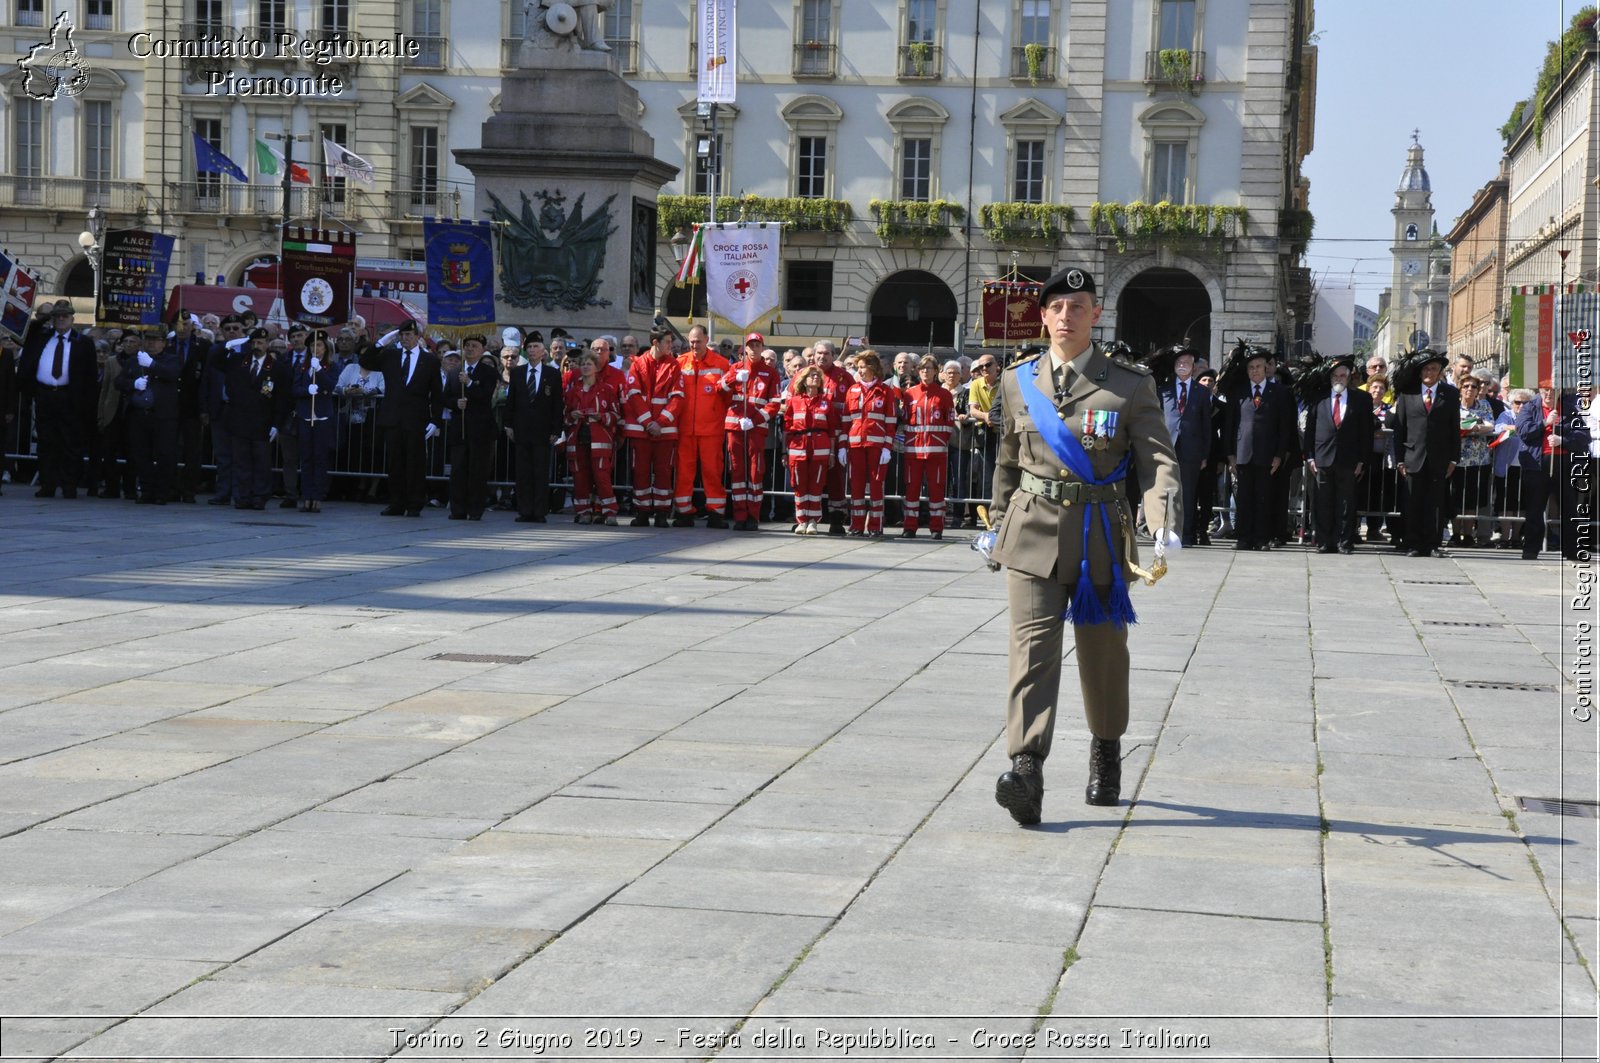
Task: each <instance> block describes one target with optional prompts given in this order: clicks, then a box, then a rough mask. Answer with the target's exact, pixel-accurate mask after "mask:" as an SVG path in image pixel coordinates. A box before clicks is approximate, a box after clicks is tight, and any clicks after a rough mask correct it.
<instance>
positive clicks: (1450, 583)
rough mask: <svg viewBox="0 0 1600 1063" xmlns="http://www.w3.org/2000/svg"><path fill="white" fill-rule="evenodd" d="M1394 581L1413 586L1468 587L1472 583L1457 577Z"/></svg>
mask: <svg viewBox="0 0 1600 1063" xmlns="http://www.w3.org/2000/svg"><path fill="white" fill-rule="evenodd" d="M1395 582H1396V583H1409V584H1411V585H1412V586H1413V587H1470V586H1472V584H1470V583H1468V582H1467V581H1466V580H1459V579H1397V580H1395Z"/></svg>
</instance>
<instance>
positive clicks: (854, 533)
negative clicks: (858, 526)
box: [828, 528, 867, 539]
mask: <svg viewBox="0 0 1600 1063" xmlns="http://www.w3.org/2000/svg"><path fill="white" fill-rule="evenodd" d="M828 534H829V535H832V534H833V529H832V528H829V529H828ZM845 534H846V535H848V536H850V538H852V539H860V538H861V537H863V536H864V535H866V534H867V533H866V532H864V531H856V530H855V529H854V528H851V529H850V530H849V531H848V532H846V533H845Z"/></svg>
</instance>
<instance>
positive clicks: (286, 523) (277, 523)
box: [234, 520, 310, 528]
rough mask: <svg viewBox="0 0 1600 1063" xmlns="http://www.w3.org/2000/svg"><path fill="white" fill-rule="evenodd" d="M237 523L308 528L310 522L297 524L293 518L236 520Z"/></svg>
mask: <svg viewBox="0 0 1600 1063" xmlns="http://www.w3.org/2000/svg"><path fill="white" fill-rule="evenodd" d="M234 523H235V524H246V525H249V526H250V527H252V528H308V527H310V525H309V524H296V523H295V522H294V521H292V520H236V521H234Z"/></svg>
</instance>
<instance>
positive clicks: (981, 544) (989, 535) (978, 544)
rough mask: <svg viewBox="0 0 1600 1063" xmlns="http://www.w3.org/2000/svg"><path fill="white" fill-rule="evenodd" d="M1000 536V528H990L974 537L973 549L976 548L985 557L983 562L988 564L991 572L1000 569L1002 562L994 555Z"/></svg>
mask: <svg viewBox="0 0 1600 1063" xmlns="http://www.w3.org/2000/svg"><path fill="white" fill-rule="evenodd" d="M999 538H1000V532H999V529H998V528H988V529H986V530H984V531H981V532H979V533H978V534H977V535H975V536H973V538H972V549H974V550H976V551H977V552H978V555H979V556H980V557H982V558H983V563H984V564H985V565H987V566H988V568H989V571H990V572H999V571H1000V562H998V561H996V560H995V559H994V557H993V554H994V544H995V542H996V541H997V540H998V539H999Z"/></svg>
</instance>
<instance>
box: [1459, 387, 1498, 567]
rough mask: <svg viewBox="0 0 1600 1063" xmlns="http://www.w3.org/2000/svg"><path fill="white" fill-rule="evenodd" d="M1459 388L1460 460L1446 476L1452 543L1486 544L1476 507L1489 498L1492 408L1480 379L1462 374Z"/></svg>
mask: <svg viewBox="0 0 1600 1063" xmlns="http://www.w3.org/2000/svg"><path fill="white" fill-rule="evenodd" d="M1459 387H1460V390H1461V423H1462V428H1461V460H1460V461H1459V462H1457V463H1456V473H1455V475H1454V476H1452V477H1451V478H1450V485H1451V486H1450V493H1451V496H1452V500H1453V501H1454V502H1455V506H1454V507H1453V508H1454V509H1455V511H1456V514H1457V516H1456V519H1455V525H1454V527H1453V529H1452V534H1451V536H1450V545H1452V546H1475V545H1476V546H1486V545H1488V539H1489V532H1490V528H1489V527H1488V526H1487V524H1480V523H1479V521H1478V510H1479V509H1480V508H1481V507H1483V506H1484V505H1485V504H1486V503H1487V502H1488V501H1489V497H1490V496H1489V492H1490V490H1491V489H1492V488H1493V486H1494V485H1493V483H1492V482H1491V481H1490V476H1491V474H1492V472H1493V467H1492V465H1491V463H1490V459H1489V440H1490V438H1492V437H1493V436H1494V433H1495V427H1494V420H1495V417H1494V409H1493V408H1492V407H1490V405H1489V400H1488V399H1486V398H1484V397H1483V381H1481V380H1479V379H1478V378H1477V377H1472V376H1469V377H1466V378H1464V379H1463V380H1462V381H1461V383H1460V385H1459Z"/></svg>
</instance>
